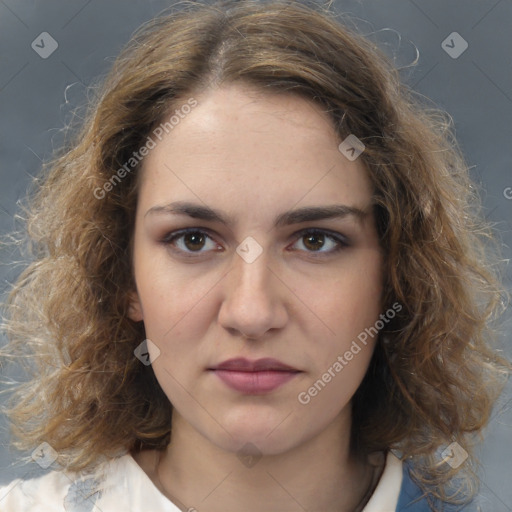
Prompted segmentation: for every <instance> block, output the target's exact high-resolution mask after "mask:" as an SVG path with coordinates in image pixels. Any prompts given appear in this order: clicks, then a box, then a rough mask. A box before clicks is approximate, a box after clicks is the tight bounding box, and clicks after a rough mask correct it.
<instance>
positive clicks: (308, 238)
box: [302, 234, 325, 251]
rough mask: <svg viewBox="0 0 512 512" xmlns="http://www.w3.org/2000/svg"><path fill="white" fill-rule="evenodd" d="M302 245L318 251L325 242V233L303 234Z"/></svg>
mask: <svg viewBox="0 0 512 512" xmlns="http://www.w3.org/2000/svg"><path fill="white" fill-rule="evenodd" d="M302 238H303V240H304V246H305V247H306V248H308V249H310V250H312V251H318V250H319V249H321V248H322V247H323V245H324V243H325V235H323V234H311V235H304V236H303V237H302Z"/></svg>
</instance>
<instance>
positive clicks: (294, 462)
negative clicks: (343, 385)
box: [150, 415, 378, 512]
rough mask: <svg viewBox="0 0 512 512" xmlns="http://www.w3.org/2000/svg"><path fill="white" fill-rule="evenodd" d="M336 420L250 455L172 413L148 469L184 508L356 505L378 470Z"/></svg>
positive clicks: (344, 511) (340, 509) (343, 511)
mask: <svg viewBox="0 0 512 512" xmlns="http://www.w3.org/2000/svg"><path fill="white" fill-rule="evenodd" d="M174 418H176V419H174ZM339 427H340V424H339V422H333V423H332V424H331V425H330V426H329V427H328V429H326V430H325V431H324V432H322V434H321V435H319V436H316V437H314V438H311V439H309V440H308V441H306V442H304V443H302V444H301V445H300V446H298V447H296V448H294V449H292V450H288V451H287V452H285V453H279V454H277V455H265V454H257V455H253V456H252V458H251V455H250V454H248V455H246V456H242V455H241V454H239V456H237V454H236V453H233V452H229V451H226V450H223V449H221V448H219V447H218V446H216V445H215V444H213V443H211V442H210V441H209V440H208V439H206V438H205V437H203V436H202V435H201V434H200V433H199V432H197V431H196V430H195V429H193V428H191V427H190V425H189V424H188V423H187V422H186V421H185V420H184V419H183V418H181V417H179V416H178V415H176V416H175V417H173V430H172V441H171V443H170V444H169V445H168V447H167V448H166V450H165V451H163V452H161V453H160V454H159V455H158V457H157V458H156V459H155V465H154V466H153V467H154V471H153V474H152V475H150V477H151V478H152V479H153V481H154V483H155V485H156V486H157V487H158V488H159V489H160V491H161V492H162V493H163V494H164V495H166V496H167V497H168V498H169V499H170V500H171V501H173V502H174V503H175V504H176V505H178V506H180V507H181V508H182V509H183V510H195V509H197V510H198V511H201V512H203V511H204V512H221V511H222V512H225V511H227V510H228V511H229V510H244V511H246V512H261V510H265V511H268V512H273V511H275V512H277V511H279V512H282V511H287V512H295V511H297V512H303V511H304V510H312V511H318V510H321V511H329V512H330V511H332V512H349V511H350V512H357V511H360V510H362V508H363V507H364V505H365V503H366V502H367V501H368V499H369V497H370V496H371V493H372V492H373V489H374V488H375V485H376V483H377V480H378V478H377V476H378V474H377V473H378V472H377V471H376V470H375V468H374V467H373V466H371V465H370V464H368V463H367V461H365V460H362V459H361V458H357V457H354V456H353V455H351V454H350V446H349V436H346V435H340V432H341V431H343V430H340V429H339ZM345 431H347V429H345Z"/></svg>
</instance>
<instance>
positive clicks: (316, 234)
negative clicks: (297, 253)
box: [294, 228, 349, 256]
mask: <svg viewBox="0 0 512 512" xmlns="http://www.w3.org/2000/svg"><path fill="white" fill-rule="evenodd" d="M297 234H298V235H299V239H298V240H297V242H295V244H294V245H297V244H298V245H299V249H300V250H302V249H301V247H300V246H302V247H304V248H305V250H306V252H308V253H311V254H313V255H314V256H316V254H315V253H317V254H320V255H322V256H323V255H327V254H333V253H336V252H338V251H341V250H342V249H344V248H346V247H348V246H349V243H348V240H347V239H346V238H345V237H344V236H343V235H340V234H335V233H331V232H330V231H325V230H323V229H316V228H313V229H304V230H302V231H300V232H299V233H297Z"/></svg>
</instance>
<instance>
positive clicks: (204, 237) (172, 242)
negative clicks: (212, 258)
mask: <svg viewBox="0 0 512 512" xmlns="http://www.w3.org/2000/svg"><path fill="white" fill-rule="evenodd" d="M162 243H163V244H164V245H167V246H171V248H172V250H176V252H180V253H184V254H185V255H186V256H187V257H188V256H192V257H194V256H195V255H200V254H204V253H205V252H208V251H212V250H213V251H218V250H219V247H220V246H219V245H218V244H217V243H216V242H214V241H213V239H212V238H211V236H210V235H209V234H208V233H207V232H206V231H204V230H203V229H199V228H188V229H182V230H180V231H174V232H172V233H169V234H168V235H166V236H165V237H164V238H163V239H162ZM203 249H205V250H203Z"/></svg>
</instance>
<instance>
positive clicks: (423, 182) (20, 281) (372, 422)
mask: <svg viewBox="0 0 512 512" xmlns="http://www.w3.org/2000/svg"><path fill="white" fill-rule="evenodd" d="M339 17H340V15H336V14H335V13H334V12H332V11H331V9H330V6H328V7H318V6H317V7H316V8H312V7H311V6H309V5H308V4H305V3H299V2H294V1H285V0H283V1H270V2H251V1H242V2H224V3H217V4H214V5H205V4H202V3H196V2H192V3H186V4H185V5H183V6H181V7H180V9H176V10H173V11H171V12H170V13H165V15H161V16H159V17H157V18H155V19H154V20H151V21H150V22H148V23H146V24H145V25H144V26H142V27H141V28H140V29H139V30H138V31H137V32H136V33H135V34H134V36H133V37H132V38H131V40H130V41H129V43H128V44H127V45H126V46H125V48H124V49H123V51H122V52H121V54H120V55H119V56H118V58H117V59H116V61H115V63H114V65H113V67H112V70H111V72H110V73H109V75H108V76H107V77H106V80H104V82H103V85H102V86H101V87H98V88H97V92H96V94H95V97H94V99H93V100H92V101H90V104H89V107H88V111H87V115H86V117H85V119H84V121H83V123H82V126H81V128H80V129H79V130H78V131H77V132H76V134H75V135H74V136H73V138H72V139H71V140H70V141H68V143H67V145H66V147H65V148H63V149H62V150H61V152H60V154H58V155H55V156H54V158H53V159H52V160H51V161H50V162H48V163H47V164H45V166H44V167H43V170H42V171H41V174H40V175H39V177H38V178H37V179H36V182H35V185H36V188H35V192H34V193H33V194H32V197H30V198H29V204H28V206H27V207H26V209H25V213H26V218H25V219H24V221H26V227H24V233H26V235H25V236H23V237H21V238H19V239H17V241H16V242H15V243H17V244H20V245H21V246H22V247H25V249H26V250H28V252H29V253H30V254H31V257H32V261H31V262H30V263H28V265H27V266H26V268H25V269H24V270H23V272H21V274H20V275H19V277H18V278H17V280H16V282H15V283H14V285H13V286H12V289H11V291H10V293H9V295H8V298H7V302H6V304H5V305H4V309H5V320H4V323H3V327H4V330H5V332H6V335H7V338H8V341H9V344H8V345H7V347H6V348H5V349H4V350H3V351H2V352H3V356H4V360H5V361H7V359H9V360H10V359H14V360H17V361H19V362H20V363H21V364H23V365H24V366H25V367H26V370H27V371H28V372H29V374H30V376H31V378H30V379H27V380H26V382H23V383H21V384H20V383H18V384H17V386H16V387H15V388H14V389H13V390H10V393H11V396H10V401H9V407H8V408H6V412H7V414H8V415H9V418H10V422H11V435H12V437H13V440H14V441H13V445H14V446H16V447H17V448H19V449H33V448H34V447H35V446H36V445H38V444H39V443H41V442H42V441H46V442H48V443H49V444H50V445H51V446H52V447H53V448H54V449H55V450H56V451H57V452H58V453H59V459H58V461H59V463H61V465H63V466H65V467H66V468H67V469H70V470H81V469H84V468H89V467H93V466H94V465H95V464H97V463H98V461H99V460H100V459H101V458H103V457H115V456H118V455H119V454H121V453H123V452H126V451H128V450H129V451H138V450H143V449H149V448H154V449H164V448H165V446H167V444H168V443H169V442H170V436H171V434H170V425H171V416H172V406H171V405H170V404H169V400H168V398H167V397H166V395H165V394H164V393H163V391H162V389H161V388H160V386H159V384H158V382H157V380H156V378H155V375H154V372H153V370H152V367H151V366H144V365H143V364H141V363H140V361H139V360H138V359H137V358H136V357H134V349H135V348H136V347H137V346H138V345H139V344H140V343H141V341H142V340H144V339H145V337H146V336H145V331H144V325H143V323H142V322H134V321H132V320H130V319H129V316H128V312H129V308H130V299H129V293H130V291H132V290H134V289H135V283H134V277H133V269H132V259H131V258H132V256H131V248H132V242H133V231H134V217H135V209H136V204H137V193H138V182H139V175H140V172H138V171H140V169H141V163H140V162H139V163H137V164H136V165H133V169H130V170H129V172H126V173H124V174H123V175H122V179H118V180H116V181H115V182H113V181H112V178H113V176H114V175H115V174H116V173H118V177H119V176H121V175H120V174H119V170H120V169H121V168H122V166H123V165H126V162H128V161H130V158H132V156H133V152H134V151H137V150H138V149H139V148H140V147H141V146H143V145H144V144H145V143H146V141H147V139H148V136H149V135H150V134H151V133H152V130H154V129H155V127H157V126H159V125H160V124H161V123H162V122H164V121H166V120H167V119H168V117H169V115H171V114H172V112H174V110H175V109H176V108H178V107H180V106H181V105H183V104H184V103H185V102H186V99H187V98H190V97H191V96H193V95H199V94H200V93H201V92H204V91H206V90H207V89H209V88H218V87H222V85H223V84H231V83H240V84H245V85H249V86H252V87H254V88H255V89H257V90H259V91H261V92H268V93H272V94H295V95H299V96H301V97H303V98H306V99H309V100H313V101H314V102H315V103H316V104H317V105H319V106H320V107H321V108H322V109H323V110H324V111H325V112H326V113H327V114H328V116H329V118H330V119H331V120H332V123H333V127H334V129H335V130H336V133H337V134H338V135H339V137H340V141H341V140H343V139H344V138H345V137H346V136H348V135H349V134H355V135H356V136H357V138H358V139H360V140H361V141H362V142H363V143H364V145H365V150H364V152H363V153H362V155H361V156H360V157H359V158H360V159H361V161H362V162H363V163H364V166H365V168H366V170H367V172H368V176H369V177H370V180H371V183H372V186H373V205H374V206H373V208H374V215H375V220H376V224H377V229H378V234H379V238H380V243H381V246H382V248H383V252H384V256H385V257H384V260H385V261H384V267H383V284H384V287H383V290H384V292H383V297H382V303H383V304H384V306H385V308H388V307H390V306H391V305H392V304H394V303H395V302H398V303H400V304H401V305H402V309H401V311H400V312H398V313H397V315H396V317H395V318H394V319H393V321H391V322H390V323H389V324H387V325H386V327H385V328H384V329H382V330H381V332H380V335H379V338H378V341H377V344H376V347H375V351H374V354H373V357H372V359H371V362H370V365H369V368H368V371H367V373H366V375H365V377H364V380H363V382H362V383H361V385H360V387H359V389H358V390H357V392H356V393H355V395H354V397H353V400H352V407H353V425H352V432H351V446H352V448H353V450H354V451H356V452H357V453H363V454H368V453H370V452H373V451H377V450H390V449H393V450H396V451H397V453H400V454H401V455H400V456H401V457H402V458H403V459H407V460H410V461H411V464H412V465H411V468H412V469H411V471H412V473H411V474H412V476H413V478H414V479H415V481H416V482H417V483H418V485H420V486H421V488H422V489H423V491H424V492H425V493H426V495H427V496H428V497H429V500H430V502H431V506H432V507H433V509H434V510H435V507H436V506H437V505H436V504H435V501H436V500H437V499H440V500H442V501H443V502H449V503H461V502H464V500H468V499H470V498H471V497H473V496H474V494H475V493H476V486H477V483H478V478H477V477H476V473H475V472H474V470H473V465H474V464H475V462H476V459H475V457H474V453H473V450H472V445H473V444H474V437H477V436H476V434H479V433H480V432H481V431H482V430H483V428H484V427H485V426H486V424H487V423H488V421H489V419H490V416H491V413H492V409H493V404H494V403H495V401H496V399H497V397H498V396H499V394H500V392H501V391H502V389H503V382H504V376H506V375H507V374H508V371H509V369H510V365H509V362H508V361H507V360H506V359H504V358H502V356H500V354H499V350H496V349H494V348H493V347H492V343H491V342H492V341H493V340H494V339H495V338H496V335H495V334H496V329H495V326H494V324H495V320H496V319H497V317H498V316H499V313H501V312H502V311H503V309H504V306H503V304H504V301H505V292H504V291H503V290H502V288H501V286H500V284H499V283H500V281H499V277H498V271H497V269H496V265H497V263H498V262H499V255H498V253H497V249H496V248H495V246H496V244H495V243H494V242H493V233H492V230H491V228H490V226H488V225H487V223H486V222H485V221H484V220H483V215H482V213H481V206H480V199H479V197H478V195H477V193H476V191H475V187H474V186H473V185H472V183H471V181H470V177H469V172H468V168H467V165H466V164H465V161H464V158H463V156H462V154H461V151H460V149H459V148H458V145H457V143H456V140H455V138H454V135H453V123H452V122H451V119H450V118H449V116H447V115H446V114H445V113H443V112H441V111H439V110H437V109H435V108H428V107H427V106H426V105H424V104H422V100H421V99H420V97H419V95H418V94H417V93H414V91H412V90H411V89H410V88H408V87H407V86H405V85H404V84H402V83H401V80H400V76H399V70H397V69H396V68H395V67H394V65H393V64H392V63H391V61H390V60H389V59H388V58H387V57H386V56H385V55H384V54H383V53H382V52H381V51H380V50H379V49H378V48H377V47H376V46H375V44H373V43H372V42H371V41H370V40H369V39H368V38H365V37H363V36H361V35H359V34H358V33H357V31H356V30H353V29H351V28H348V26H346V24H344V23H343V22H340V21H339V20H338V19H337V18H339ZM125 169H126V167H125ZM108 181H110V183H111V184H112V186H105V185H106V183H107V182H108ZM100 189H101V190H104V191H106V190H107V189H108V193H103V192H102V193H101V195H102V197H101V198H99V197H98V195H99V194H98V192H97V191H98V190H100ZM480 438H481V435H480ZM454 441H456V442H458V443H459V444H460V445H461V446H462V447H464V449H465V450H466V451H467V452H468V459H467V460H466V461H465V462H464V463H463V464H462V465H461V466H459V467H457V468H452V467H451V466H450V465H449V464H447V463H446V462H444V461H443V460H442V457H440V455H439V452H440V450H441V449H442V448H443V447H445V446H446V445H447V444H450V443H452V442H454ZM456 479H460V482H461V486H459V487H458V489H456V490H455V492H452V491H453V483H454V482H455V480H456ZM463 487H464V488H465V489H466V491H467V492H465V493H461V489H462V488H463Z"/></svg>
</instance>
